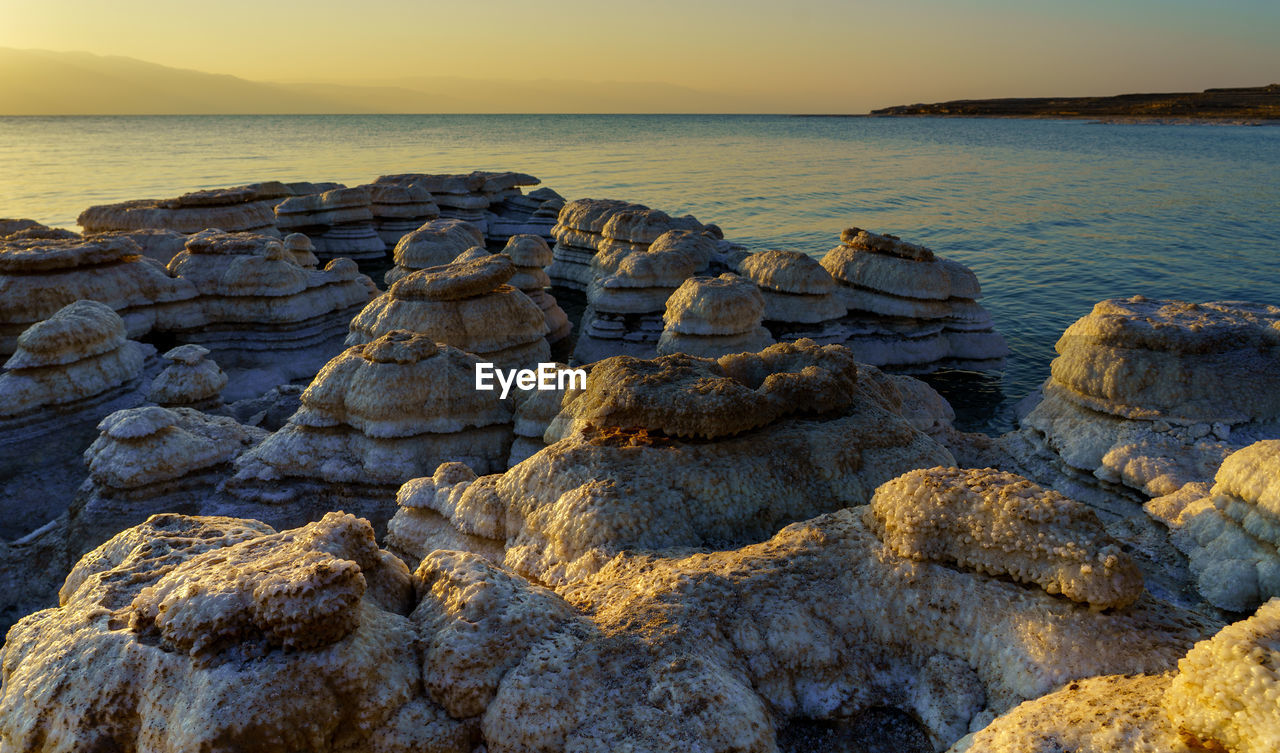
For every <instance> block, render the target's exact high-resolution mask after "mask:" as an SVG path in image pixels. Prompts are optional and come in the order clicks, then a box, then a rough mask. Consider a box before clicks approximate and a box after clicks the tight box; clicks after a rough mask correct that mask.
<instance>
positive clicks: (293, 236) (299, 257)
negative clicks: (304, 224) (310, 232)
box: [282, 233, 320, 269]
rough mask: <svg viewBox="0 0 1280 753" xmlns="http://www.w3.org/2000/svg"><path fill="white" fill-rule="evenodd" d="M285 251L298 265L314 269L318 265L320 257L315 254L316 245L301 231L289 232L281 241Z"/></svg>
mask: <svg viewBox="0 0 1280 753" xmlns="http://www.w3.org/2000/svg"><path fill="white" fill-rule="evenodd" d="M282 242H283V243H284V250H285V253H286V254H288V256H289V258H290V259H292V260H293V262H294V263H295V264H297V265H298V266H299V267H306V268H308V269H315V268H316V267H318V266H320V258H319V257H317V256H316V246H315V244H314V243H312V242H311V239H310V238H308V237H307V236H306V235H304V234H303V233H289V234H288V235H286V236H285V237H284V240H283V241H282Z"/></svg>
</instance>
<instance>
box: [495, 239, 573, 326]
mask: <svg viewBox="0 0 1280 753" xmlns="http://www.w3.org/2000/svg"><path fill="white" fill-rule="evenodd" d="M502 253H503V255H505V256H506V257H507V258H509V259H511V263H512V265H514V266H515V269H516V272H515V274H514V275H512V276H511V279H510V280H508V284H510V285H511V287H513V288H516V289H517V290H519V291H520V292H522V293H524V294H525V295H527V296H529V299H530V300H531V301H533V302H534V303H536V304H538V308H540V309H542V314H543V316H544V317H546V320H547V329H548V330H549V332H548V333H547V342H549V343H553V344H554V343H557V342H559V341H560V340H563V339H564V338H566V337H568V336H569V332H570V330H571V329H572V328H573V325H572V324H570V322H569V316H568V315H567V314H565V313H564V310H563V309H561V308H560V305H559V304H558V303H556V299H555V298H553V297H552V296H551V294H550V293H548V292H547V288H549V287H551V278H550V277H548V276H547V273H546V271H544V270H545V268H546V267H547V266H548V265H550V264H551V258H552V254H551V247H550V246H548V245H547V242H546V241H544V240H543V239H542V238H541V236H538V235H528V234H516V235H512V236H511V238H510V239H508V240H507V245H506V246H505V247H504V248H503V249H502Z"/></svg>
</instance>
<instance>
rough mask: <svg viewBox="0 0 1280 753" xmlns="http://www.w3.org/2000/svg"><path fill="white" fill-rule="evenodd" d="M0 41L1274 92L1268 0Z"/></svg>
mask: <svg viewBox="0 0 1280 753" xmlns="http://www.w3.org/2000/svg"><path fill="white" fill-rule="evenodd" d="M0 47H11V48H24V49H25V48H35V49H45V50H59V51H83V52H90V53H96V54H99V55H119V56H127V57H132V58H138V59H140V60H145V61H149V62H152V63H159V64H162V65H166V66H172V67H177V68H190V69H195V70H199V71H204V72H209V73H219V74H231V75H234V76H238V77H242V78H246V79H250V80H253V81H266V82H288V83H303V82H324V83H343V84H361V85H366V84H380V85H398V84H400V83H401V82H403V81H404V80H405V79H410V78H419V77H434V76H450V77H463V78H477V79H503V80H536V79H556V80H566V81H593V82H649V83H661V84H672V85H678V86H681V87H686V88H691V89H695V90H699V91H705V92H714V93H717V94H721V95H727V96H728V97H730V98H731V99H729V100H726V99H723V98H722V99H721V100H719V101H721V102H724V101H732V102H733V103H734V104H735V105H741V106H742V107H743V108H744V109H745V110H748V111H755V112H865V111H867V110H868V109H871V108H874V107H883V106H888V105H893V104H905V103H912V102H931V101H940V100H947V99H961V98H974V97H1002V96H1052V95H1086V94H1117V93H1123V92H1136V91H1187V90H1199V89H1204V88H1208V87H1213V86H1247V85H1260V84H1265V83H1270V82H1273V81H1277V80H1280V2H1276V0H1256V1H1255V0H1222V1H1220V2H1209V1H1208V0H1198V1H1194V2H1193V1H1191V0H1070V1H1063V0H1055V1H1053V2H1049V1H1046V0H950V1H947V2H944V1H942V0H917V1H914V2H911V1H907V0H897V1H893V0H863V1H857V0H792V1H791V2H778V0H732V1H730V0H643V1H638V2H630V3H623V2H613V1H611V0H537V1H534V0H518V1H512V0H445V1H439V0H364V1H363V2H360V3H355V2H350V0H305V2H304V1H300V0H219V1H218V2H208V0H198V1H197V2H191V1H190V0H164V1H156V0H0ZM9 75H13V74H9ZM662 96H663V95H662V93H661V91H660V90H653V91H651V92H649V93H648V94H645V95H643V96H641V95H637V103H636V104H637V107H636V111H646V110H652V109H654V106H655V105H660V104H661V102H660V101H659V100H660V99H661V97H662ZM656 109H659V110H660V109H661V107H657V108H656Z"/></svg>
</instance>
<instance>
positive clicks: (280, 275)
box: [169, 231, 377, 399]
mask: <svg viewBox="0 0 1280 753" xmlns="http://www.w3.org/2000/svg"><path fill="white" fill-rule="evenodd" d="M169 271H170V272H171V273H172V274H174V275H175V276H176V277H179V278H181V279H182V280H185V281H187V282H189V283H191V284H192V285H193V286H194V287H195V288H196V290H197V291H198V292H199V294H200V298H199V300H198V301H197V303H198V306H199V310H200V314H201V315H200V320H199V324H198V325H197V326H194V327H184V328H181V329H172V330H170V331H171V332H172V334H173V335H174V336H176V337H177V338H178V339H180V340H182V341H185V342H188V343H195V344H199V345H203V346H205V347H207V348H209V349H210V350H211V351H213V352H214V354H215V356H216V358H217V359H218V361H219V363H221V364H222V365H223V366H224V367H235V368H237V369H239V370H242V371H246V370H247V371H255V370H256V371H260V370H264V369H266V370H269V371H270V374H271V379H272V380H273V381H271V384H272V385H274V384H280V383H282V382H288V381H289V380H291V379H296V378H306V377H310V376H311V375H314V374H315V372H316V371H317V370H318V369H319V368H320V366H321V365H322V364H323V363H324V362H325V361H327V360H328V359H329V358H331V357H332V355H333V354H334V353H335V352H336V351H337V350H339V349H340V348H341V345H342V338H343V335H344V333H345V331H346V329H347V323H348V322H349V321H350V319H351V317H352V316H354V315H355V314H356V313H357V312H358V311H360V310H361V308H363V307H364V305H365V304H366V303H368V302H369V300H370V299H371V298H372V297H373V296H374V295H375V294H376V293H377V289H376V288H375V287H374V285H373V281H371V280H370V279H369V278H368V277H365V276H364V275H362V274H360V273H359V271H358V270H357V269H356V265H355V263H354V262H352V261H350V260H348V259H335V260H334V261H331V262H329V264H328V265H326V266H325V268H324V269H322V270H316V269H307V268H304V267H300V266H298V264H297V263H296V262H295V261H294V260H293V258H291V256H290V255H289V254H288V253H287V252H286V251H285V249H284V246H283V245H282V244H281V243H280V241H278V240H276V239H273V238H270V237H267V236H261V235H254V234H251V233H219V232H216V231H207V232H204V233H198V234H196V235H194V236H192V237H191V238H190V239H189V240H188V241H187V247H186V250H185V251H183V252H182V253H181V254H178V256H176V257H174V259H173V261H172V262H170V264H169ZM286 354H287V355H286ZM252 377H254V374H252V373H247V374H245V375H244V377H243V379H242V380H241V383H240V384H239V385H233V387H234V388H235V389H234V390H233V392H234V394H233V396H232V397H231V399H239V398H240V397H245V396H247V395H248V394H250V393H251V394H258V393H259V392H261V389H257V390H256V391H254V389H253V388H254V387H256V386H257V385H255V384H250V383H249V381H247V380H250V378H252Z"/></svg>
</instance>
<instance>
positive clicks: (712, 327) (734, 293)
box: [657, 274, 773, 358]
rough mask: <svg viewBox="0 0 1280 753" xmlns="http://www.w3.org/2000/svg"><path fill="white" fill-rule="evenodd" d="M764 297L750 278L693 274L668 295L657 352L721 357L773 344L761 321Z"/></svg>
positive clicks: (731, 275) (730, 275) (753, 350)
mask: <svg viewBox="0 0 1280 753" xmlns="http://www.w3.org/2000/svg"><path fill="white" fill-rule="evenodd" d="M763 315H764V297H763V296H761V295H760V290H759V289H758V288H756V286H755V284H754V283H752V282H751V281H750V280H748V279H746V278H743V277H739V276H737V275H733V274H723V275H720V276H719V277H691V278H689V279H688V280H685V281H684V283H682V284H681V285H680V287H678V288H676V291H675V292H674V293H672V294H671V297H670V298H668V299H667V305H666V313H665V314H664V315H663V317H662V320H663V323H664V325H665V326H664V327H663V330H662V337H661V338H659V340H658V348H657V350H658V353H659V354H661V355H667V354H670V353H688V354H689V355H694V356H701V357H703V358H718V357H719V356H723V355H727V354H729V353H747V352H755V351H757V350H762V349H763V348H765V347H766V346H769V345H772V344H773V338H772V337H771V336H770V335H769V330H767V329H765V328H764V327H763V326H761V318H762V317H763Z"/></svg>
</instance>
